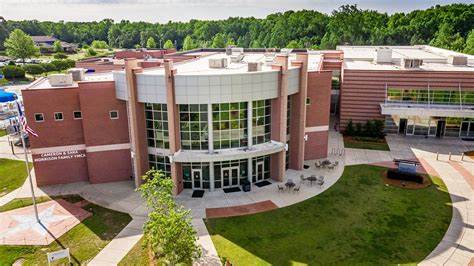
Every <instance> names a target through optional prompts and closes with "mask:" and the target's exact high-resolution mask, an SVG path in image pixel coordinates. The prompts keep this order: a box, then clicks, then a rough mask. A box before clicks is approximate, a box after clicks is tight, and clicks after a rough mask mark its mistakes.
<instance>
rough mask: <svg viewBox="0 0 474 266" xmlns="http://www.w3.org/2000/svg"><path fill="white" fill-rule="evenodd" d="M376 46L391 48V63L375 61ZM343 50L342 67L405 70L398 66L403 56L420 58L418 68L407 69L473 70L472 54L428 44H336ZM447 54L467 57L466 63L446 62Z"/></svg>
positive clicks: (473, 58) (473, 57)
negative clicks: (453, 63) (420, 61)
mask: <svg viewBox="0 0 474 266" xmlns="http://www.w3.org/2000/svg"><path fill="white" fill-rule="evenodd" d="M377 48H389V49H391V50H392V63H375V62H374V55H375V49H377ZM337 49H338V50H341V51H343V52H344V68H345V69H356V70H357V69H360V70H407V69H404V68H402V67H401V66H400V62H401V60H402V59H403V58H414V59H422V60H423V64H422V65H421V66H420V67H419V68H415V69H413V68H410V69H409V70H426V71H474V56H472V55H467V54H462V53H458V52H454V51H450V50H446V49H441V48H436V47H432V46H429V45H415V46H338V47H337ZM449 56H465V57H467V60H468V64H467V65H451V64H448V57H449Z"/></svg>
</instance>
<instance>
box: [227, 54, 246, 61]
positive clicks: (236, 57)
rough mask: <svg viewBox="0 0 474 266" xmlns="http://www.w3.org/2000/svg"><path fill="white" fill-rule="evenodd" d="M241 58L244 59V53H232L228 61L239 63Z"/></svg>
mask: <svg viewBox="0 0 474 266" xmlns="http://www.w3.org/2000/svg"><path fill="white" fill-rule="evenodd" d="M242 59H244V54H243V53H242V54H239V53H235V54H234V53H233V54H232V55H231V56H230V62H231V63H239V62H240V61H242Z"/></svg>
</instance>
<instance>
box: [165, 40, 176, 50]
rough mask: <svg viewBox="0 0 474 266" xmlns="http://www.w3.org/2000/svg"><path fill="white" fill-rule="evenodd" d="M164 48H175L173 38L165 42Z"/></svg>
mask: <svg viewBox="0 0 474 266" xmlns="http://www.w3.org/2000/svg"><path fill="white" fill-rule="evenodd" d="M163 48H165V49H171V48H174V44H173V42H172V41H171V40H167V41H166V42H165V44H164V45H163Z"/></svg>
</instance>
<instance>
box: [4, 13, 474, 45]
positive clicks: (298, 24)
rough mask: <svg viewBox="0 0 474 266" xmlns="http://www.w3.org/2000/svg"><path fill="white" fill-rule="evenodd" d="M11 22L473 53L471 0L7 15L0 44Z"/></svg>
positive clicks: (110, 37)
mask: <svg viewBox="0 0 474 266" xmlns="http://www.w3.org/2000/svg"><path fill="white" fill-rule="evenodd" d="M16 28H20V29H22V30H23V31H24V32H26V33H28V34H29V35H53V36H55V37H57V38H59V39H61V40H63V41H66V42H72V43H78V44H81V45H86V44H90V43H92V41H94V40H101V41H106V42H107V43H108V44H109V45H110V46H111V47H117V48H134V47H146V46H147V41H148V40H150V37H151V38H152V39H153V40H154V41H156V44H157V46H158V47H160V44H161V47H163V46H164V43H165V42H166V41H167V40H171V41H172V42H173V44H175V45H176V46H177V47H176V48H178V49H182V48H183V46H184V48H186V49H190V48H194V47H224V46H225V45H228V44H235V45H238V46H241V47H290V48H301V47H310V48H315V49H333V48H335V46H336V45H339V44H351V45H414V44H430V45H434V46H437V47H442V48H447V49H452V50H456V51H464V52H468V53H471V54H473V53H474V30H473V28H474V4H470V5H467V4H452V5H446V6H439V5H437V6H435V7H432V8H429V9H426V10H415V11H412V12H409V13H395V14H392V15H388V14H387V13H381V12H378V11H374V10H362V9H360V8H358V7H357V6H356V5H344V6H341V7H340V8H338V9H337V10H334V11H333V12H332V13H331V14H330V15H326V14H324V13H320V12H318V11H314V10H302V11H287V12H285V13H276V14H271V15H269V16H267V17H266V18H264V19H257V18H253V17H248V18H242V17H231V18H228V19H226V20H209V21H202V20H191V21H189V22H171V21H170V22H168V23H166V24H159V23H147V22H130V21H127V20H122V21H120V22H118V23H115V22H114V21H113V20H110V19H104V20H102V21H100V22H63V21H61V22H49V21H44V22H40V21H36V20H27V21H8V20H7V21H5V22H3V23H0V45H1V44H2V43H3V39H5V38H6V36H8V33H9V32H10V31H12V30H13V29H16ZM185 39H186V40H185ZM0 48H2V47H0Z"/></svg>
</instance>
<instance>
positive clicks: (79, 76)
mask: <svg viewBox="0 0 474 266" xmlns="http://www.w3.org/2000/svg"><path fill="white" fill-rule="evenodd" d="M67 73H68V74H71V75H72V80H73V81H83V80H84V74H85V73H86V70H85V69H84V68H71V69H69V70H68V71H67Z"/></svg>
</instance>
